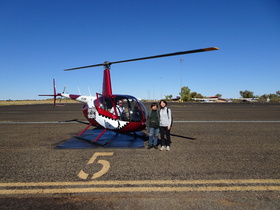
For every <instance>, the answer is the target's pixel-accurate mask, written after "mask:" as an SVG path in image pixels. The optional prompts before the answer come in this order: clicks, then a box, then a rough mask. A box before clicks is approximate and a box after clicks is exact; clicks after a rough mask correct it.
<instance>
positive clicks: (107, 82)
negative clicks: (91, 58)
mask: <svg viewBox="0 0 280 210" xmlns="http://www.w3.org/2000/svg"><path fill="white" fill-rule="evenodd" d="M110 68H111V63H110V62H109V61H105V62H104V73H103V89H102V95H105V96H111V95H113V92H112V84H111V74H110Z"/></svg>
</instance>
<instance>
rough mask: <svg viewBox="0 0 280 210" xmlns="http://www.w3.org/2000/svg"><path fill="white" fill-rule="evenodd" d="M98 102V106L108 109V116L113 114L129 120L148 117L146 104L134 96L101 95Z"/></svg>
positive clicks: (139, 119) (140, 119) (133, 120)
mask: <svg viewBox="0 0 280 210" xmlns="http://www.w3.org/2000/svg"><path fill="white" fill-rule="evenodd" d="M97 102H98V104H96V105H97V107H99V108H100V109H102V110H104V111H106V113H104V114H106V115H107V116H108V117H110V116H112V117H116V118H117V119H120V120H123V121H128V122H140V121H142V120H143V118H146V117H147V116H146V113H147V111H146V108H145V106H144V105H143V104H142V103H141V102H140V101H138V100H137V99H136V98H134V97H133V96H128V95H115V96H112V97H106V96H102V95H100V96H99V97H98V101H97Z"/></svg>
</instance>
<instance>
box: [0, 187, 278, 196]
mask: <svg viewBox="0 0 280 210" xmlns="http://www.w3.org/2000/svg"><path fill="white" fill-rule="evenodd" d="M209 191H215V192H217V191H219V192H222V191H223V192H224V191H280V186H228V187H205V186H201V187H110V188H65V189H26V190H24V189H22V190H17V189H15V190H0V195H12V194H53V193H94V192H95V193H99V192H108V193H109V192H209Z"/></svg>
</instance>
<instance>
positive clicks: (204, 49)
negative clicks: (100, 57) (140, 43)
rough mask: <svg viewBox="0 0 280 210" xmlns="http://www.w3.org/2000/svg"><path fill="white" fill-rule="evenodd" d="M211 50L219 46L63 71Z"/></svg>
mask: <svg viewBox="0 0 280 210" xmlns="http://www.w3.org/2000/svg"><path fill="white" fill-rule="evenodd" d="M212 50H219V48H217V47H209V48H202V49H197V50H188V51H181V52H175V53H168V54H162V55H155V56H149V57H143V58H135V59H129V60H123V61H115V62H104V63H102V64H96V65H90V66H82V67H77V68H71V69H65V70H64V71H70V70H76V69H84V68H90V67H97V66H105V65H111V64H115V63H125V62H130V61H139V60H146V59H152V58H161V57H167V56H174V55H183V54H190V53H198V52H206V51H212Z"/></svg>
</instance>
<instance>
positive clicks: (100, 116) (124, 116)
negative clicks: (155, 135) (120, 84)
mask: <svg viewBox="0 0 280 210" xmlns="http://www.w3.org/2000/svg"><path fill="white" fill-rule="evenodd" d="M212 50H219V48H217V47H209V48H202V49H196V50H188V51H181V52H175V53H168V54H161V55H155V56H149V57H142V58H135V59H129V60H122V61H115V62H109V61H105V62H104V63H101V64H95V65H89V66H82V67H76V68H70V69H65V70H64V71H72V70H78V69H84V68H91V67H98V66H103V67H104V72H103V87H102V93H96V96H85V95H76V94H66V93H64V91H63V92H62V93H57V92H56V84H55V80H53V87H54V94H51V95H39V96H53V97H54V107H55V106H56V97H63V98H69V99H72V100H75V101H78V102H81V103H84V106H83V114H84V116H85V118H86V119H87V120H88V122H89V123H88V126H87V127H86V128H85V129H84V130H83V131H82V132H81V133H79V134H78V136H81V135H82V134H83V133H84V132H85V131H86V130H87V129H89V128H90V127H91V126H99V127H101V128H102V129H103V130H102V131H101V132H100V134H99V135H98V136H97V137H96V138H95V139H94V140H93V142H96V141H97V140H98V139H99V138H100V137H101V136H102V135H103V134H104V133H105V132H106V131H107V130H111V131H115V132H117V133H131V132H133V133H135V132H137V131H142V130H144V129H145V128H146V121H147V115H148V112H147V110H146V108H145V106H144V104H143V103H142V102H141V100H139V99H138V98H136V97H134V96H130V95H120V94H113V92H112V84H111V76H110V69H111V65H112V64H117V63H124V62H131V61H139V60H146V59H154V58H160V57H167V56H175V55H183V54H190V53H198V52H206V51H212Z"/></svg>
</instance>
